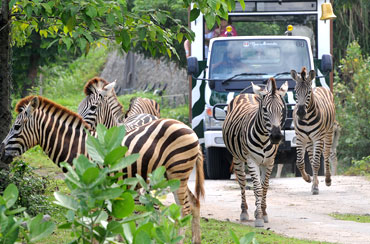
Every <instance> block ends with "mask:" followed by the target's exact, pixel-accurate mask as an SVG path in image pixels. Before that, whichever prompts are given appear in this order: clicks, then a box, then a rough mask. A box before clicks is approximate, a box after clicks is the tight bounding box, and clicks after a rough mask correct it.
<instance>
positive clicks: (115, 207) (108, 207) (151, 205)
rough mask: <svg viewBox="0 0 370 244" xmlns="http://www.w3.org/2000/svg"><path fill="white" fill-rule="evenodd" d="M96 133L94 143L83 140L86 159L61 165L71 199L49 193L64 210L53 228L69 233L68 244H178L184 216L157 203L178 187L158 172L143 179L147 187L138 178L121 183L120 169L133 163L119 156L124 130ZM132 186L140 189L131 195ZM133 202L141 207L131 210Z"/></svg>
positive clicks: (134, 156)
mask: <svg viewBox="0 0 370 244" xmlns="http://www.w3.org/2000/svg"><path fill="white" fill-rule="evenodd" d="M97 134H98V138H95V137H92V136H89V137H88V139H87V142H86V147H87V150H88V153H89V156H90V157H91V160H90V159H88V158H87V157H86V156H83V155H81V156H79V157H78V158H76V159H74V161H73V167H72V166H71V165H69V164H67V163H62V166H63V167H65V168H66V169H67V170H68V173H67V174H65V177H66V179H65V183H66V184H67V186H68V188H69V189H70V191H71V194H70V195H67V194H63V193H60V192H55V193H54V195H55V199H56V201H55V203H56V204H58V205H60V206H62V207H64V208H66V209H67V210H68V211H67V213H66V215H65V217H66V221H65V222H64V223H63V224H61V225H60V226H59V229H71V231H72V236H73V237H74V238H75V240H74V241H73V243H80V242H82V243H93V242H98V243H105V242H106V241H113V240H114V238H115V237H116V236H117V235H120V236H121V237H122V238H123V239H124V240H125V242H126V243H152V241H154V240H155V241H157V242H158V243H177V242H178V241H180V240H181V239H182V238H183V236H180V235H179V234H178V233H179V229H180V228H182V227H184V226H185V225H187V224H188V223H189V219H190V216H188V217H185V218H181V214H180V212H181V211H180V207H179V206H177V205H175V204H173V205H171V206H169V207H164V206H163V204H162V203H161V202H160V201H159V200H158V198H159V197H160V196H163V195H164V194H168V193H169V192H173V191H175V190H176V189H178V187H179V186H180V182H179V181H178V180H169V181H167V180H166V179H165V178H164V173H165V169H164V167H160V168H157V169H156V170H155V171H153V173H152V174H149V175H148V182H149V183H147V182H146V180H145V179H143V178H142V177H141V176H139V175H137V176H136V178H126V179H121V177H122V176H124V173H123V172H122V169H124V168H126V167H128V166H130V165H131V164H132V163H134V162H135V161H136V159H137V158H138V155H137V154H131V155H129V156H126V157H124V155H125V154H126V152H127V147H125V146H121V142H122V139H123V137H124V135H125V128H124V126H122V127H112V128H110V129H109V130H107V129H106V128H105V127H104V126H103V125H100V124H99V125H98V126H97ZM137 186H140V187H141V189H142V190H141V191H139V192H137V191H135V190H134V189H136V188H137ZM135 198H137V199H138V200H139V201H140V203H141V205H135V202H134V199H135ZM155 206H159V207H160V209H159V210H158V211H157V210H156V208H155ZM135 210H136V212H137V213H136V214H134V211H135Z"/></svg>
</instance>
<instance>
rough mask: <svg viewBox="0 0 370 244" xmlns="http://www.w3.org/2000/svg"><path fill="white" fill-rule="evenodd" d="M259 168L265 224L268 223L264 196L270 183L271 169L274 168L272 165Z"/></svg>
mask: <svg viewBox="0 0 370 244" xmlns="http://www.w3.org/2000/svg"><path fill="white" fill-rule="evenodd" d="M260 168H261V184H262V190H263V195H262V204H261V208H262V214H263V221H264V222H265V223H268V222H269V219H268V215H267V212H266V207H267V204H266V196H267V189H268V187H269V182H270V175H271V172H272V169H273V168H274V165H273V164H272V165H268V166H260Z"/></svg>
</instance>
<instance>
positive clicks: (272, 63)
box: [209, 39, 311, 80]
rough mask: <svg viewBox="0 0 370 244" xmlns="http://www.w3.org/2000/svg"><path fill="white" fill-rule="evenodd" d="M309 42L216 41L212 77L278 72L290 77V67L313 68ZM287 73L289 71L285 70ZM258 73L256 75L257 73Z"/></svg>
mask: <svg viewBox="0 0 370 244" xmlns="http://www.w3.org/2000/svg"><path fill="white" fill-rule="evenodd" d="M309 60H310V56H309V48H308V43H307V42H306V41H305V40H302V39H263V40H261V39H260V40H258V39H247V40H246V39H244V40H243V39H230V40H215V41H214V42H213V45H212V50H211V56H210V63H209V78H210V79H228V78H230V77H232V76H235V75H237V74H240V73H251V75H248V76H236V77H235V78H233V80H238V79H265V78H268V77H271V76H274V75H275V74H277V73H283V74H281V75H280V77H279V78H286V77H290V70H292V69H295V70H301V69H302V67H303V66H305V67H306V68H307V69H308V70H310V69H311V65H310V62H309ZM284 72H286V73H284ZM254 74H255V75H254Z"/></svg>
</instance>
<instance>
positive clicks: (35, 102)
mask: <svg viewBox="0 0 370 244" xmlns="http://www.w3.org/2000/svg"><path fill="white" fill-rule="evenodd" d="M39 104H40V100H39V98H38V97H37V96H36V97H34V98H32V100H31V101H30V103H29V105H28V107H27V110H26V114H27V115H28V116H30V115H31V113H32V112H33V111H34V110H35V109H36V108H37V107H38V106H39Z"/></svg>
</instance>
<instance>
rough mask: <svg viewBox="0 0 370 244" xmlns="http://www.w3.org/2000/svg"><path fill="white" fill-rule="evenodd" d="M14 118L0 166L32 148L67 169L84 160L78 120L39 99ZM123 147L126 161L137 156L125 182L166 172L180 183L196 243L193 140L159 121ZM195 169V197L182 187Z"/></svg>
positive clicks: (181, 128) (199, 179)
mask: <svg viewBox="0 0 370 244" xmlns="http://www.w3.org/2000/svg"><path fill="white" fill-rule="evenodd" d="M16 112H17V113H18V114H17V117H16V119H15V122H14V124H13V126H12V128H11V129H10V131H9V133H8V135H7V136H6V138H5V139H4V141H3V142H2V144H1V148H2V150H3V151H2V155H1V159H2V160H3V162H7V163H10V162H11V160H12V159H13V157H16V156H19V155H21V154H23V153H24V152H25V151H27V150H28V149H30V148H32V147H33V146H36V145H40V146H41V148H42V149H43V151H44V152H45V153H46V154H47V155H48V156H49V158H50V159H52V160H53V162H54V163H56V164H57V165H58V166H59V165H60V164H59V163H60V162H62V161H65V162H68V163H69V164H72V160H73V158H76V157H77V156H78V155H80V154H83V155H86V156H88V155H87V151H86V147H85V141H86V139H87V136H88V134H89V133H92V135H94V136H95V133H94V131H93V130H92V129H91V127H90V126H89V125H88V124H87V123H86V122H85V121H84V120H83V119H82V117H81V116H80V115H78V114H77V113H74V112H72V111H70V110H68V109H66V108H64V107H62V106H60V105H57V104H55V103H54V102H52V101H50V100H48V99H47V98H43V97H41V96H29V97H26V98H24V99H22V100H20V101H19V102H18V104H17V106H16ZM122 145H125V146H127V147H128V151H127V153H126V155H130V154H133V153H138V154H139V155H140V156H139V158H138V160H137V161H136V162H135V163H134V164H132V165H131V166H129V167H127V169H125V173H126V174H127V177H132V176H135V175H136V174H139V175H141V176H142V177H143V178H144V179H146V178H147V176H148V174H149V173H151V172H152V171H153V170H154V169H156V168H158V167H160V166H162V165H163V166H165V168H166V177H167V178H168V179H179V180H180V188H179V189H178V190H177V192H175V200H176V203H177V204H179V205H181V206H182V214H183V215H188V214H192V215H193V220H192V231H193V242H194V243H200V204H199V199H200V197H202V196H204V174H203V155H202V153H201V149H200V145H199V142H198V137H197V136H196V134H195V133H194V131H193V130H192V129H190V128H189V127H188V126H187V125H185V124H184V123H182V122H180V121H177V120H173V119H158V120H154V121H151V122H150V123H147V124H145V125H143V126H140V127H137V128H135V129H133V130H131V131H129V132H127V134H126V136H125V137H124V139H123V141H122ZM194 167H195V170H196V182H195V195H193V193H192V192H191V191H190V190H189V188H188V186H187V183H188V180H189V176H190V174H191V172H192V170H193V168H194Z"/></svg>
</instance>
